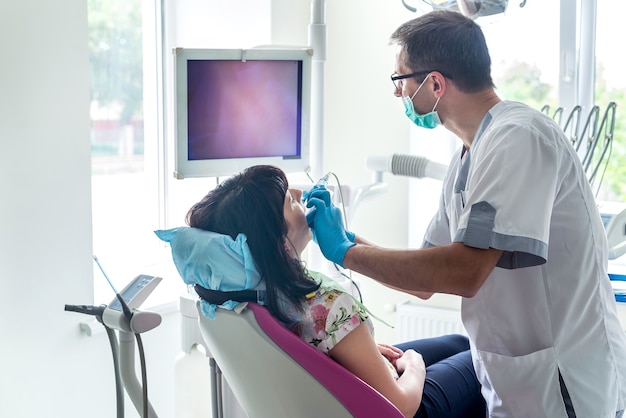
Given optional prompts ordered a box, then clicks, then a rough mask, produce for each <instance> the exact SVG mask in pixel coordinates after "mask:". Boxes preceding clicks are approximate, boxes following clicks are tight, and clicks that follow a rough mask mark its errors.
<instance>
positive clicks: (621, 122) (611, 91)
mask: <svg viewBox="0 0 626 418" xmlns="http://www.w3.org/2000/svg"><path fill="white" fill-rule="evenodd" d="M597 3H598V4H597V23H596V68H595V102H596V103H597V104H598V105H599V106H601V108H602V112H603V113H604V110H605V109H606V107H607V105H608V104H609V103H610V102H615V103H616V104H617V110H616V115H615V127H614V131H613V146H612V149H611V154H610V159H609V160H608V165H607V167H606V172H605V173H604V178H603V183H602V189H601V191H600V195H599V196H598V197H599V198H600V199H601V200H610V201H618V202H626V182H625V181H624V179H626V58H625V57H624V54H623V53H622V52H621V51H620V42H621V40H623V39H626V27H625V26H624V24H623V22H622V21H623V18H624V13H626V3H624V2H623V1H620V0H602V1H598V2H597Z"/></svg>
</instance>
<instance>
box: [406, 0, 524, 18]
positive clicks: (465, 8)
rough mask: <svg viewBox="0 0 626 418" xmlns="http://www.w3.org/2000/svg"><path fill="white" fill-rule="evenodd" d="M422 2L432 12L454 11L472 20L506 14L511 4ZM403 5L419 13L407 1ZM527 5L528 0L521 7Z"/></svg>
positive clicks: (455, 0)
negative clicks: (430, 8)
mask: <svg viewBox="0 0 626 418" xmlns="http://www.w3.org/2000/svg"><path fill="white" fill-rule="evenodd" d="M421 2H422V3H424V4H426V5H428V6H430V7H432V10H453V11H456V12H460V13H463V14H464V15H465V16H467V17H469V18H471V19H477V18H479V17H483V16H491V15H497V14H500V13H504V12H506V8H507V6H508V3H509V1H508V0H421ZM402 4H403V5H404V7H406V8H407V9H408V10H410V11H412V12H414V13H415V12H417V8H416V7H413V6H410V5H408V4H407V3H406V1H405V0H402ZM525 4H526V0H523V1H522V3H521V4H520V7H524V5H525Z"/></svg>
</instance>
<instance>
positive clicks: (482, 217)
mask: <svg viewBox="0 0 626 418" xmlns="http://www.w3.org/2000/svg"><path fill="white" fill-rule="evenodd" d="M495 219H496V209H495V208H494V207H493V206H491V205H490V204H489V203H487V202H478V203H474V204H473V205H472V208H471V209H470V214H469V219H468V221H467V228H466V229H465V238H464V240H463V242H464V244H465V245H467V246H469V247H474V248H482V249H487V248H489V246H490V244H491V234H492V231H493V225H494V221H495Z"/></svg>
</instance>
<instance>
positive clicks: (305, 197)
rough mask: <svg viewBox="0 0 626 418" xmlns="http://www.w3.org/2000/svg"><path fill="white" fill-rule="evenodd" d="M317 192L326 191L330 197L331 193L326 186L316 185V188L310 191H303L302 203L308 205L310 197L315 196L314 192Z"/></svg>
mask: <svg viewBox="0 0 626 418" xmlns="http://www.w3.org/2000/svg"><path fill="white" fill-rule="evenodd" d="M317 190H322V191H326V192H327V193H328V195H329V196H330V192H329V191H328V190H327V189H326V186H324V185H323V184H316V185H315V186H313V187H311V188H310V189H309V190H303V191H302V203H306V202H307V200H309V197H310V196H311V195H312V194H313V192H315V191H317Z"/></svg>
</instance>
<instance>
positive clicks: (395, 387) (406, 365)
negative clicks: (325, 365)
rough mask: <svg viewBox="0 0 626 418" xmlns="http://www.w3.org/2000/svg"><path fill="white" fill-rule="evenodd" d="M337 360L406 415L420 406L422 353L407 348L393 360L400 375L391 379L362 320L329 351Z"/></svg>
mask: <svg viewBox="0 0 626 418" xmlns="http://www.w3.org/2000/svg"><path fill="white" fill-rule="evenodd" d="M329 355H330V357H331V358H333V359H334V360H335V361H336V362H337V363H339V364H341V365H342V366H343V367H345V368H346V369H348V370H349V371H351V372H352V373H354V374H355V375H357V376H358V377H359V378H361V380H363V381H365V382H366V383H368V384H369V385H370V386H372V387H373V388H374V389H376V390H377V391H378V392H380V393H381V394H382V395H383V396H385V397H386V398H387V399H389V400H390V401H391V402H392V403H393V404H394V405H395V406H396V407H397V408H398V409H399V410H400V411H401V412H402V413H403V414H404V416H406V417H413V416H414V415H415V413H416V412H417V409H418V408H419V405H420V403H421V400H422V391H423V388H424V378H425V376H426V369H425V366H424V361H423V360H422V356H421V355H420V354H418V353H417V352H415V351H413V350H407V351H406V352H405V353H404V354H403V355H402V356H401V357H400V358H398V359H397V360H396V366H397V369H398V372H399V373H400V377H399V378H398V379H394V377H393V375H392V373H390V372H389V368H388V365H387V360H386V359H385V358H384V357H383V356H382V354H381V353H380V351H379V348H378V346H377V345H376V343H375V342H374V338H373V337H372V335H371V334H370V332H369V329H368V327H367V325H366V324H365V323H362V324H361V325H359V326H358V327H357V328H355V329H354V330H353V331H352V332H350V333H349V334H348V335H346V336H345V337H344V338H343V339H341V341H339V342H338V343H337V345H335V346H334V347H333V348H332V349H331V350H330V351H329Z"/></svg>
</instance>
